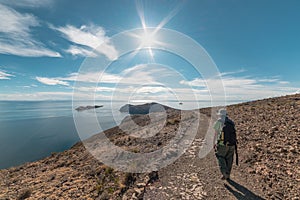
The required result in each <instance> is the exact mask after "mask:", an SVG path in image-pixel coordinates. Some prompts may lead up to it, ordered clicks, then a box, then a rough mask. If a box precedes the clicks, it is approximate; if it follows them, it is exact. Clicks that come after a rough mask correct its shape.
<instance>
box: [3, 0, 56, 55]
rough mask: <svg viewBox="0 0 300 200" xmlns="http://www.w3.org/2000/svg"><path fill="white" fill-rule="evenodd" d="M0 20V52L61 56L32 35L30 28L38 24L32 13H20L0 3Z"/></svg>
mask: <svg viewBox="0 0 300 200" xmlns="http://www.w3.org/2000/svg"><path fill="white" fill-rule="evenodd" d="M0 22H1V23H0V54H12V55H17V56H30V57H39V56H49V57H61V55H60V54H59V53H58V52H54V51H52V50H50V49H47V48H46V47H45V46H44V45H43V44H42V43H41V42H39V41H37V40H35V39H34V38H33V37H32V35H31V28H32V27H36V26H39V25H40V24H39V21H38V19H37V18H36V17H35V16H33V15H32V14H28V13H24V14H22V13H19V12H17V11H16V10H14V9H12V8H9V7H7V6H5V5H2V4H0Z"/></svg>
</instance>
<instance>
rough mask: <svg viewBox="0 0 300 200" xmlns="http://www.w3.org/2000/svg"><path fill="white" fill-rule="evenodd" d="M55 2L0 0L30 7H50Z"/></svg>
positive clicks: (43, 0) (51, 0)
mask: <svg viewBox="0 0 300 200" xmlns="http://www.w3.org/2000/svg"><path fill="white" fill-rule="evenodd" d="M53 2H54V1H53V0H42V1H41V0H0V3H2V4H6V5H10V6H16V7H29V8H36V7H48V6H50V5H52V3H53Z"/></svg>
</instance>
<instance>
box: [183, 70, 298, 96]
mask: <svg viewBox="0 0 300 200" xmlns="http://www.w3.org/2000/svg"><path fill="white" fill-rule="evenodd" d="M224 74H225V75H223V76H222V77H221V80H222V84H223V86H224V89H222V88H219V87H217V86H218V85H217V82H218V80H220V79H215V78H212V79H208V80H203V79H199V78H196V79H194V80H191V81H185V80H181V81H180V84H182V85H189V86H191V87H196V88H197V87H206V88H207V89H208V87H207V86H206V85H205V82H207V83H208V84H207V85H208V86H210V87H211V88H210V89H211V90H214V91H210V93H213V94H215V95H217V94H218V93H219V94H222V90H225V94H226V99H227V100H255V99H261V98H267V97H274V96H281V95H286V94H291V93H294V92H296V91H297V90H298V89H299V88H297V87H292V86H290V85H289V82H287V81H282V80H280V79H279V78H274V77H271V78H261V79H260V78H251V77H234V76H229V74H232V73H228V75H226V73H224ZM219 83H220V82H219Z"/></svg>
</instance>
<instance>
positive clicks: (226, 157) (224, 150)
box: [214, 109, 238, 180]
mask: <svg viewBox="0 0 300 200" xmlns="http://www.w3.org/2000/svg"><path fill="white" fill-rule="evenodd" d="M217 115H218V117H219V118H218V120H217V121H216V122H215V124H214V129H215V137H214V149H215V154H216V157H217V159H218V163H219V167H220V171H221V173H222V178H221V179H222V180H225V179H226V180H229V179H230V173H231V168H232V163H233V154H234V151H235V148H236V142H237V141H236V131H235V125H234V122H233V121H232V120H230V119H229V118H228V116H227V112H226V110H225V109H220V110H219V112H218V113H217ZM236 156H237V154H236ZM236 161H237V160H236ZM237 165H238V161H237Z"/></svg>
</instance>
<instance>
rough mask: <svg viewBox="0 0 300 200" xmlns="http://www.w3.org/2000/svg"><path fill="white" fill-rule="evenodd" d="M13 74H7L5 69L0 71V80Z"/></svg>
mask: <svg viewBox="0 0 300 200" xmlns="http://www.w3.org/2000/svg"><path fill="white" fill-rule="evenodd" d="M13 76H14V75H12V74H8V73H7V72H5V71H0V80H4V79H10V77H13Z"/></svg>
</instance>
